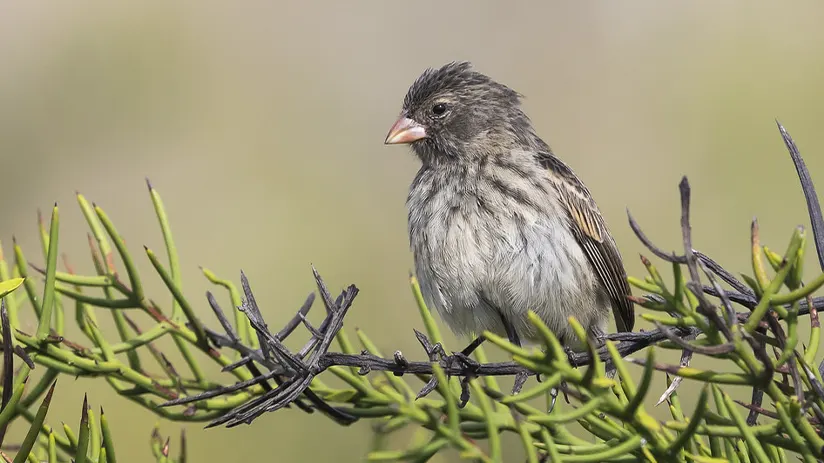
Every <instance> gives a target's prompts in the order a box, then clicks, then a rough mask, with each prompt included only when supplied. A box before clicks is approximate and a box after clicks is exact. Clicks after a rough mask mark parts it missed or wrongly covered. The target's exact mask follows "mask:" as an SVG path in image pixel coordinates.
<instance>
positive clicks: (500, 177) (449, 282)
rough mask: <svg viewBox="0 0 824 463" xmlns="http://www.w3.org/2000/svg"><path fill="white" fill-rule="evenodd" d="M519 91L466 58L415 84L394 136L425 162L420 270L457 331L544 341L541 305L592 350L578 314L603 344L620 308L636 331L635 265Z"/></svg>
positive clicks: (413, 223)
mask: <svg viewBox="0 0 824 463" xmlns="http://www.w3.org/2000/svg"><path fill="white" fill-rule="evenodd" d="M520 98H521V95H519V94H518V93H517V92H515V91H514V90H512V89H510V88H508V87H506V86H504V85H502V84H499V83H497V82H495V81H494V80H492V79H490V78H489V77H487V76H485V75H483V74H481V73H479V72H477V71H475V70H474V69H473V68H472V66H471V64H469V63H467V62H453V63H450V64H447V65H445V66H443V67H441V68H440V69H428V70H427V71H425V72H424V73H423V74H422V75H421V76H420V77H418V79H417V80H416V81H415V83H414V84H412V87H410V88H409V91H408V93H407V94H406V98H405V99H404V102H403V110H402V111H401V115H400V117H399V118H398V121H397V122H396V123H395V124H394V125H393V126H392V129H391V130H390V131H389V134H388V135H387V136H386V141H385V143H386V144H400V143H403V144H409V145H410V146H411V147H412V150H413V151H414V152H415V154H416V155H417V156H418V158H420V160H421V162H422V166H421V168H420V170H419V171H418V174H417V175H416V176H415V179H414V181H413V182H412V186H411V188H410V191H409V197H408V199H407V203H406V204H407V207H408V209H409V240H410V245H411V249H412V252H413V254H414V259H415V272H416V274H417V277H418V280H419V281H420V285H421V291H422V293H423V297H424V300H425V301H426V303H427V305H429V307H433V308H434V309H435V310H436V311H437V313H438V314H440V316H441V317H442V318H443V319H444V320H445V321H446V323H447V325H448V326H449V327H450V328H451V329H452V331H454V332H455V333H457V334H469V333H476V334H481V333H483V331H484V330H489V331H491V332H493V333H496V334H499V335H501V336H507V338H508V339H509V340H510V341H512V342H513V343H516V344H518V345H520V344H521V340H522V339H523V340H526V341H531V342H536V341H538V340H539V339H538V337H539V336H538V333H537V331H536V329H535V328H534V327H533V325H532V324H531V323H530V322H529V320H528V318H527V312H528V311H530V310H532V311H534V312H535V313H536V314H537V315H538V316H539V317H540V318H541V320H543V322H544V323H546V325H547V326H548V327H549V328H550V329H551V330H552V331H553V333H555V335H556V336H557V337H558V339H559V340H560V341H561V343H562V344H563V345H564V346H565V347H567V348H568V349H572V350H581V349H582V348H583V347H584V345H583V344H582V343H580V341H579V340H578V338H577V337H576V336H575V334H574V332H573V331H572V328H571V326H570V324H569V321H568V318H569V317H570V316H574V317H575V318H576V319H577V320H578V321H579V322H580V323H581V324H582V325H583V326H584V328H586V329H587V331H588V335H589V336H590V337H591V338H593V340H596V341H597V340H598V339H599V338H601V337H602V336H603V335H604V334H605V333H606V325H607V322H608V320H609V313H610V310H611V311H612V313H613V314H614V316H615V321H616V325H617V328H618V330H619V331H631V330H632V327H633V324H634V321H635V318H634V309H633V305H632V302H631V301H630V300H628V299H627V296H628V295H629V294H630V289H629V285H628V283H627V278H626V272H625V270H624V265H623V262H622V260H621V255H620V254H619V252H618V248H617V246H616V245H615V241H614V240H613V238H612V236H611V235H610V233H609V230H608V229H607V225H606V223H605V222H604V218H603V217H602V216H601V213H600V212H599V211H598V207H597V206H596V204H595V201H594V200H593V199H592V196H591V194H590V192H589V190H587V187H586V186H585V185H584V184H583V183H582V182H581V180H580V179H579V178H578V177H577V176H576V175H575V173H573V171H572V169H570V168H569V166H567V165H566V164H565V163H564V162H563V161H561V160H560V159H558V158H557V157H556V156H555V155H554V154H553V152H552V150H551V149H550V148H549V146H548V145H547V144H546V143H545V142H544V141H543V140H541V138H540V137H539V136H538V135H537V134H536V132H535V129H534V128H533V127H532V123H531V121H530V119H529V118H528V117H527V115H526V114H524V112H523V110H522V109H521V105H520ZM482 341H483V338H482V337H480V338H478V339H476V340H475V342H473V344H471V345H470V347H468V348H467V349H465V350H464V353H469V352H471V349H474V347H473V345H474V346H475V347H477V345H478V344H480V342H482Z"/></svg>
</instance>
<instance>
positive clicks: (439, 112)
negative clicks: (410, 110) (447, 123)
mask: <svg viewBox="0 0 824 463" xmlns="http://www.w3.org/2000/svg"><path fill="white" fill-rule="evenodd" d="M432 114H434V115H436V116H443V115H444V114H446V103H438V104H436V105H435V106H433V107H432Z"/></svg>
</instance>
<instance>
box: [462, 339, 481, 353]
mask: <svg viewBox="0 0 824 463" xmlns="http://www.w3.org/2000/svg"><path fill="white" fill-rule="evenodd" d="M484 341H486V338H485V337H484V336H483V335H480V336H478V337H477V338H475V340H474V341H472V342H470V343H469V345H468V346H466V347H464V348H463V350H461V354H463V355H464V356H469V355H471V354H472V353H473V352H475V350H476V349H477V348H479V347H481V344H483V343H484Z"/></svg>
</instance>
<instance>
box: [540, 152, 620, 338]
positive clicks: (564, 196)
mask: <svg viewBox="0 0 824 463" xmlns="http://www.w3.org/2000/svg"><path fill="white" fill-rule="evenodd" d="M539 160H540V162H541V165H542V166H544V167H545V168H547V169H549V170H550V171H551V173H552V175H550V176H549V177H550V179H551V181H552V183H553V184H554V186H555V188H556V190H557V191H558V196H559V199H560V202H561V205H562V206H564V209H565V210H566V212H567V214H568V219H569V223H570V228H571V229H572V232H573V235H574V236H575V239H576V240H577V241H578V244H579V245H580V246H581V248H582V249H583V250H584V254H586V256H587V259H589V263H590V264H591V265H592V268H593V270H594V271H595V273H596V274H597V275H598V278H599V280H600V281H601V284H603V286H604V288H605V289H606V291H607V294H609V298H610V301H611V302H612V310H613V313H614V315H615V323H616V325H617V327H618V331H632V328H633V326H634V325H635V309H634V307H633V304H632V302H631V301H630V300H629V299H627V296H629V295H630V294H631V291H630V287H629V282H628V281H627V274H626V270H624V264H623V261H622V259H621V254H620V253H619V252H618V246H617V245H616V244H615V240H613V238H612V235H610V233H609V230H608V229H607V225H606V222H605V221H604V219H603V217H602V216H601V213H600V212H599V211H598V206H597V205H596V204H595V200H593V199H592V195H591V194H590V193H589V190H587V188H586V186H585V185H584V184H583V183H582V182H581V181H580V180H579V179H578V177H577V176H576V175H575V174H574V173H573V172H572V169H570V168H569V166H567V165H566V164H564V163H563V162H562V161H561V160H560V159H558V158H556V157H555V156H554V155H553V154H551V153H541V155H540V156H539Z"/></svg>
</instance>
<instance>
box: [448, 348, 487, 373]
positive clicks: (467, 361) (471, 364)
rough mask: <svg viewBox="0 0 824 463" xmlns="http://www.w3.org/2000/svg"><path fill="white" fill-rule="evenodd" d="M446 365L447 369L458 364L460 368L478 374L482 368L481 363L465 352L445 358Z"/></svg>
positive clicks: (454, 353) (455, 353)
mask: <svg viewBox="0 0 824 463" xmlns="http://www.w3.org/2000/svg"><path fill="white" fill-rule="evenodd" d="M444 363H445V364H446V366H447V367H451V366H453V365H456V363H457V366H458V367H463V368H466V369H467V370H469V372H470V373H476V372H477V371H478V368H480V366H481V364H480V362H478V361H477V360H475V359H473V358H471V357H469V356H468V355H466V354H464V353H463V352H453V353H452V355H450V356H448V357H444Z"/></svg>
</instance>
